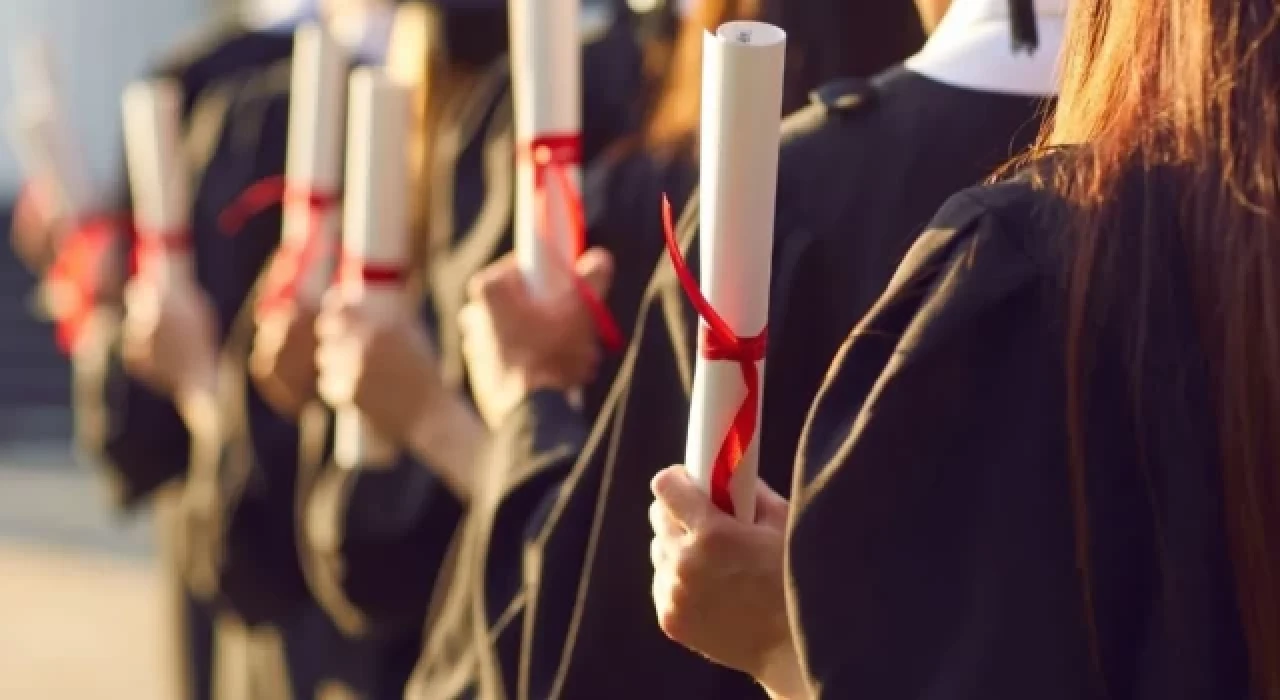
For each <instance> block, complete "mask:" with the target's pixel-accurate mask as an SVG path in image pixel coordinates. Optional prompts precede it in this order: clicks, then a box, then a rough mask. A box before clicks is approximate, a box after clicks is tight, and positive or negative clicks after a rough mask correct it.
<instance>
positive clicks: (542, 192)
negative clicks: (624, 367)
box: [510, 0, 623, 350]
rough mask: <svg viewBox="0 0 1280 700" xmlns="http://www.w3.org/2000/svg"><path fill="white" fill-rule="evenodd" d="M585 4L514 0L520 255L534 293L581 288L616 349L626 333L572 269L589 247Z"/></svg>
mask: <svg viewBox="0 0 1280 700" xmlns="http://www.w3.org/2000/svg"><path fill="white" fill-rule="evenodd" d="M580 5H581V3H580V0H510V17H511V22H510V24H511V85H512V93H513V102H514V106H515V122H516V124H515V126H516V143H517V146H516V148H517V153H516V213H515V249H516V250H515V254H516V260H517V262H518V264H519V267H520V270H521V271H522V272H523V274H524V276H525V280H526V283H527V285H528V288H529V290H530V292H531V293H532V294H533V295H534V296H535V297H539V298H542V299H552V298H558V297H559V296H560V295H561V294H562V293H563V292H565V291H571V292H573V293H576V294H577V295H578V296H580V297H581V299H582V302H583V304H585V305H586V307H587V309H588V311H589V312H590V314H591V317H592V322H593V323H594V324H595V326H596V333H597V334H598V337H599V340H600V341H601V342H602V343H604V345H605V347H606V348H608V349H610V350H618V349H620V348H621V346H622V344H623V340H622V333H621V332H620V330H619V329H618V327H617V323H616V322H615V321H614V319H613V317H612V315H611V314H610V312H609V309H608V307H607V306H605V304H604V302H603V301H602V300H601V297H600V296H599V295H598V294H596V293H594V292H593V291H592V290H591V289H590V287H588V286H586V285H584V284H583V283H582V280H581V279H580V278H579V277H578V276H577V275H576V274H575V272H574V261H575V260H577V259H578V256H580V255H582V254H583V252H584V249H585V245H586V223H585V221H584V214H583V206H582V194H581V188H582V172H581V170H582V52H581V48H580V34H579V31H578V21H579V15H580V13H581V6H580Z"/></svg>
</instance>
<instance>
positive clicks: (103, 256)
mask: <svg viewBox="0 0 1280 700" xmlns="http://www.w3.org/2000/svg"><path fill="white" fill-rule="evenodd" d="M14 59H15V60H14V66H15V72H14V84H15V85H16V86H17V96H16V100H15V109H14V112H13V114H12V115H11V123H10V126H11V133H12V136H13V141H14V150H15V152H16V153H17V154H18V156H19V158H20V160H21V162H22V165H23V169H24V171H25V173H26V176H27V182H26V185H25V187H24V190H23V193H22V196H20V197H19V201H18V204H17V206H16V207H15V212H14V221H13V230H12V242H13V247H14V250H15V251H16V252H17V253H18V255H19V257H20V258H21V259H22V260H23V261H24V262H25V263H26V264H27V265H28V266H29V267H31V268H32V269H33V270H36V271H37V272H40V273H42V274H43V279H42V281H41V288H40V292H41V301H42V305H43V306H44V308H45V311H46V312H47V313H48V314H49V316H50V317H51V318H52V319H53V320H54V321H56V323H57V328H56V330H57V339H58V343H59V345H60V346H61V347H62V349H63V350H64V351H66V352H68V353H71V352H73V351H74V349H75V347H76V346H77V344H78V342H79V341H80V340H81V339H82V338H83V337H84V333H83V331H84V330H85V329H86V328H87V327H88V325H89V324H90V321H91V317H92V316H93V315H94V314H95V312H96V309H97V307H98V305H99V302H100V300H101V298H102V297H104V296H107V295H114V294H118V293H119V288H120V283H121V282H123V279H122V278H121V276H120V275H119V274H118V270H119V268H120V267H121V266H120V264H119V263H120V254H121V253H122V250H121V248H122V243H123V236H122V235H120V234H121V233H122V231H123V229H124V228H125V226H127V222H121V221H120V220H119V217H115V216H108V215H105V214H103V212H102V211H101V210H100V206H101V203H100V201H99V195H98V193H97V191H96V187H95V186H94V185H93V183H92V182H91V178H90V177H89V175H88V173H87V171H86V165H85V159H84V157H83V153H82V151H81V149H80V148H79V144H78V143H77V141H76V139H75V138H74V135H73V133H72V130H71V128H70V126H69V125H68V124H67V120H66V107H65V103H64V102H63V100H62V95H61V90H60V89H59V85H58V81H57V75H56V71H55V70H54V59H53V51H52V48H51V47H50V46H49V45H48V44H47V43H45V42H42V41H32V42H29V43H24V44H22V45H20V46H19V47H18V50H17V51H16V52H15V56H14Z"/></svg>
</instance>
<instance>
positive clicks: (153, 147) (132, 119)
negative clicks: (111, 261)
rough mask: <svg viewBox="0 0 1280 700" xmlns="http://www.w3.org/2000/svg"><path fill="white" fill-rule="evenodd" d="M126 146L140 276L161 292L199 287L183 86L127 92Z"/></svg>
mask: <svg viewBox="0 0 1280 700" xmlns="http://www.w3.org/2000/svg"><path fill="white" fill-rule="evenodd" d="M123 108H124V142H125V157H126V160H127V161H128V165H129V185H130V187H131V188H132V190H133V218H134V223H135V225H136V227H137V230H138V239H137V246H138V272H139V274H143V275H152V276H154V279H155V281H156V284H157V285H159V287H160V289H161V290H171V289H174V288H175V287H177V286H181V285H188V284H194V283H195V281H194V273H193V271H192V263H191V256H190V245H191V241H190V231H189V227H190V224H189V222H190V217H191V182H190V177H191V176H190V170H189V169H188V167H187V163H186V159H185V157H184V153H185V151H184V149H183V144H182V138H181V133H182V132H181V129H182V88H181V86H180V85H179V84H178V83H177V82H175V81H172V80H155V81H150V82H139V83H134V84H132V85H130V86H129V87H128V88H126V89H125V92H124V98H123Z"/></svg>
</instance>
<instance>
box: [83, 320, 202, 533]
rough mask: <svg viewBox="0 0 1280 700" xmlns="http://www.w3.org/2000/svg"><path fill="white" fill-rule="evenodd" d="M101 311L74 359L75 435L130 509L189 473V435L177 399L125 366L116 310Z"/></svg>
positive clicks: (119, 502)
mask: <svg viewBox="0 0 1280 700" xmlns="http://www.w3.org/2000/svg"><path fill="white" fill-rule="evenodd" d="M102 313H104V314H105V316H104V318H103V321H104V322H103V323H102V324H101V325H100V326H98V328H97V329H95V330H96V332H95V337H93V338H88V339H86V340H87V342H86V343H85V344H83V345H81V348H80V351H79V352H78V353H77V355H76V357H74V358H73V362H72V373H73V384H72V386H73V407H74V411H75V422H76V439H77V442H78V446H79V448H80V450H81V451H83V452H84V453H85V454H86V455H87V456H88V457H89V458H90V459H92V460H93V461H95V462H97V463H98V464H99V465H100V466H101V467H102V470H103V472H104V473H105V474H106V475H107V479H108V482H109V484H110V487H111V491H112V494H113V496H114V499H115V501H116V504H117V505H118V506H119V507H121V508H125V509H132V508H134V507H136V506H137V505H139V504H140V503H141V502H142V501H144V500H145V499H146V498H147V497H148V496H150V495H151V494H152V493H154V492H155V490H156V489H158V488H159V487H161V486H163V485H164V484H166V483H168V482H170V481H173V480H175V479H179V478H181V477H182V475H183V474H185V473H186V469H187V460H188V456H189V453H190V447H191V440H190V436H189V434H188V432H187V427H186V425H185V424H184V423H183V421H182V418H181V416H179V415H178V411H177V409H176V408H175V407H174V405H173V402H171V401H170V400H169V399H168V398H167V397H165V396H162V395H160V394H158V393H156V392H155V391H152V390H151V389H150V388H148V387H147V386H146V385H144V384H142V383H141V382H139V381H138V380H136V379H134V378H132V377H130V376H129V374H128V373H127V372H126V371H125V369H124V364H123V361H122V358H121V356H120V326H119V322H118V315H116V314H112V313H111V312H106V311H104V312H102Z"/></svg>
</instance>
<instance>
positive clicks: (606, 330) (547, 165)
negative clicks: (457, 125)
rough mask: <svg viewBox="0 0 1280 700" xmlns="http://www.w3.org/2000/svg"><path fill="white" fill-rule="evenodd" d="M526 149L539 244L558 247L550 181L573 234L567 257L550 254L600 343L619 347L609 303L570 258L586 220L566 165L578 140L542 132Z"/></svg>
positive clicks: (582, 241) (575, 160)
mask: <svg viewBox="0 0 1280 700" xmlns="http://www.w3.org/2000/svg"><path fill="white" fill-rule="evenodd" d="M526 153H527V155H528V157H529V159H530V160H532V161H533V186H534V202H535V206H536V207H537V211H538V236H539V237H540V238H541V239H542V243H543V246H545V247H546V249H547V250H550V251H559V250H560V246H559V244H558V242H556V241H553V240H551V238H550V232H551V226H550V224H551V218H550V211H549V209H550V208H549V207H548V206H547V192H548V190H549V189H551V187H550V186H551V185H554V189H555V191H556V193H557V194H558V195H559V197H560V201H561V202H562V203H563V205H564V208H565V211H567V212H569V216H570V221H569V226H570V233H571V234H572V236H573V240H572V250H571V256H572V257H571V258H569V259H565V258H564V257H562V256H560V255H554V254H553V255H552V256H551V258H552V259H553V260H555V261H556V263H557V264H558V265H560V266H561V267H562V268H563V269H564V271H565V272H566V273H567V275H568V277H569V279H570V280H572V283H573V288H574V292H575V293H576V294H577V295H578V298H580V299H581V300H582V303H583V305H584V306H586V308H587V313H588V315H590V316H591V322H592V323H593V324H594V325H595V328H596V334H597V335H599V337H600V342H601V344H603V345H604V347H605V349H606V350H609V351H610V352H617V351H619V350H621V349H622V346H623V345H624V342H625V341H624V340H623V336H622V331H621V330H620V329H619V328H618V322H617V321H616V320H615V319H614V318H613V314H612V313H611V312H610V311H609V307H608V306H607V305H605V303H604V301H603V300H601V299H600V296H599V295H597V294H596V292H595V290H594V289H592V288H591V286H590V285H588V284H587V283H586V281H585V280H583V279H582V278H581V277H579V276H578V275H577V273H576V272H575V271H574V269H573V260H576V259H577V257H578V256H580V255H582V252H583V250H585V249H586V237H587V223H586V216H585V215H584V214H583V211H582V196H581V195H580V194H579V193H578V192H577V191H576V190H575V188H574V186H573V183H572V182H570V180H569V174H568V169H569V168H570V167H573V166H575V165H579V164H580V163H581V162H582V141H581V139H580V138H579V136H578V135H577V134H544V135H543V136H539V137H538V138H536V139H534V140H532V141H530V142H529V144H528V146H527V147H526Z"/></svg>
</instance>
